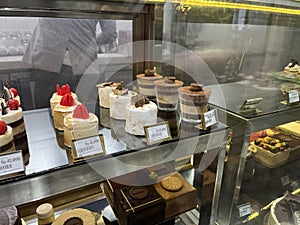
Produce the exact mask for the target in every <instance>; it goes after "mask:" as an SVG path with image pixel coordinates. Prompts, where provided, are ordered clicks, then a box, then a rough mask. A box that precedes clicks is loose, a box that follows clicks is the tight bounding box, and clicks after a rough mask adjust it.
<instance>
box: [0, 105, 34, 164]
mask: <svg viewBox="0 0 300 225" xmlns="http://www.w3.org/2000/svg"><path fill="white" fill-rule="evenodd" d="M0 119H1V120H3V121H4V122H5V123H6V124H7V125H9V126H10V127H11V128H12V132H13V139H14V144H15V147H16V149H17V150H22V154H23V160H24V164H25V165H26V164H28V162H29V148H28V140H27V134H26V128H25V123H24V119H23V111H22V108H21V107H20V105H19V102H18V100H16V99H9V100H8V101H7V102H6V103H5V102H4V100H3V99H2V102H1V116H0Z"/></svg>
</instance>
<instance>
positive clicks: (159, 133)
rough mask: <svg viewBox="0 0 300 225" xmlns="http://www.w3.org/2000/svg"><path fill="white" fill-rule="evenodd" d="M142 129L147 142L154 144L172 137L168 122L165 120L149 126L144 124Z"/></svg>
mask: <svg viewBox="0 0 300 225" xmlns="http://www.w3.org/2000/svg"><path fill="white" fill-rule="evenodd" d="M144 129H145V134H146V139H147V143H148V144H154V143H157V142H162V141H166V140H171V139H172V137H171V132H170V128H169V123H168V122H167V121H166V122H162V123H157V124H154V125H151V126H145V127H144Z"/></svg>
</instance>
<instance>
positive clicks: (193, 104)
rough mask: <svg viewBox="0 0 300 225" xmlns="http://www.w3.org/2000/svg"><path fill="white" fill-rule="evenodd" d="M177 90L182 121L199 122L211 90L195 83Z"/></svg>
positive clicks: (206, 108)
mask: <svg viewBox="0 0 300 225" xmlns="http://www.w3.org/2000/svg"><path fill="white" fill-rule="evenodd" d="M178 91H179V102H180V110H181V115H182V119H183V121H186V122H192V123H193V122H195V123H200V122H201V115H203V114H204V113H205V112H207V111H208V99H209V97H210V95H211V92H212V91H211V90H210V89H207V88H204V87H203V84H197V83H192V84H191V85H190V86H185V87H181V88H179V89H178Z"/></svg>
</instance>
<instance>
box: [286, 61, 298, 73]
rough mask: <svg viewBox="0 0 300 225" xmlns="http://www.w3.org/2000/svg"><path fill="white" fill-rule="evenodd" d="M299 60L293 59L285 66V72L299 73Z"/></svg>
mask: <svg viewBox="0 0 300 225" xmlns="http://www.w3.org/2000/svg"><path fill="white" fill-rule="evenodd" d="M299 69H300V67H299V62H298V60H296V59H292V60H291V62H290V63H288V65H287V66H285V67H284V72H285V73H287V74H297V73H299Z"/></svg>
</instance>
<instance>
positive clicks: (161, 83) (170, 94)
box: [154, 77, 183, 110]
mask: <svg viewBox="0 0 300 225" xmlns="http://www.w3.org/2000/svg"><path fill="white" fill-rule="evenodd" d="M182 85H183V82H182V81H180V80H176V79H175V77H165V78H164V79H161V80H157V81H155V82H154V87H155V92H156V100H157V106H158V109H160V110H176V108H177V103H178V88H179V87H181V86H182Z"/></svg>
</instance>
